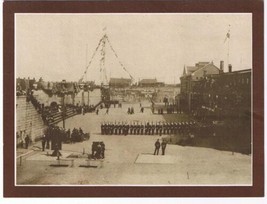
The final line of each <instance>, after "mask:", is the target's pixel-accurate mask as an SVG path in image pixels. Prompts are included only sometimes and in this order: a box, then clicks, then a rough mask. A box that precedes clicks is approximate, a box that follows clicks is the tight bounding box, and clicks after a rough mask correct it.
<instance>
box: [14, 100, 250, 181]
mask: <svg viewBox="0 0 267 204" xmlns="http://www.w3.org/2000/svg"><path fill="white" fill-rule="evenodd" d="M132 106H133V107H134V109H135V114H133V115H128V114H127V108H128V107H132ZM139 106H140V104H134V105H133V104H123V107H122V108H110V111H109V114H105V109H103V110H100V112H99V115H96V114H95V113H88V114H85V115H78V116H75V117H73V118H70V119H68V120H67V121H66V128H67V129H68V128H70V129H71V130H72V129H73V128H74V127H76V128H79V127H81V128H82V129H83V130H84V132H90V135H91V137H90V139H89V140H88V141H84V142H80V143H75V144H63V148H62V151H61V152H62V155H63V156H62V157H61V160H60V162H61V164H67V165H68V166H67V167H52V166H50V165H51V164H58V161H57V160H56V158H54V157H48V156H46V154H47V152H46V151H45V152H42V151H40V150H38V148H34V150H33V151H31V153H29V154H27V155H25V156H24V157H22V160H21V165H20V160H19V159H17V169H16V170H17V172H16V173H17V178H16V181H17V184H19V185H20V184H22V185H251V179H252V171H251V158H252V157H251V155H243V154H239V153H232V152H227V151H219V150H214V149H209V148H201V147H182V146H178V145H171V144H168V145H167V148H166V155H165V156H162V155H155V156H154V155H153V153H154V143H155V141H156V140H157V139H160V140H162V139H163V138H165V137H168V135H163V136H155V135H154V136H152V135H142V136H139V135H127V136H123V135H101V134H100V124H101V122H104V121H105V122H115V121H117V122H120V121H128V122H131V121H132V122H133V121H142V122H145V121H149V122H152V121H153V122H158V121H164V118H163V116H162V115H157V114H155V115H154V114H152V113H151V110H150V108H149V106H150V104H149V103H148V102H143V103H142V106H144V107H145V112H144V113H141V112H140V108H139ZM169 117H176V118H177V117H183V118H186V116H183V115H178V116H177V115H175V116H169ZM59 125H62V123H61V124H59ZM93 141H103V142H104V143H105V146H106V151H105V159H104V160H102V161H90V165H91V167H90V168H86V167H80V166H81V165H82V166H86V165H88V164H89V163H88V161H87V154H90V153H91V145H92V142H93ZM35 146H41V145H40V144H38V143H37V144H36V145H35ZM18 151H19V150H18ZM48 153H50V151H49V152H48ZM160 153H161V152H160ZM71 154H72V155H76V156H79V157H78V158H74V159H73V166H71V161H69V160H70V158H67V157H68V156H69V155H71ZM137 160H138V162H136V161H137ZM94 167H96V168H94Z"/></svg>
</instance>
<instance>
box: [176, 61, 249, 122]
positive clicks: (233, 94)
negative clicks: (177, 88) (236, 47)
mask: <svg viewBox="0 0 267 204" xmlns="http://www.w3.org/2000/svg"><path fill="white" fill-rule="evenodd" d="M197 64H199V63H197ZM197 64H196V65H197ZM203 64H204V63H201V66H200V67H198V68H194V69H195V70H194V69H193V68H191V67H189V69H187V73H185V70H184V74H183V76H182V77H181V78H180V79H181V93H180V94H179V96H178V97H177V103H178V104H179V109H180V110H181V111H183V112H188V113H192V114H194V115H195V116H196V117H199V118H201V119H205V118H209V119H212V120H224V119H226V118H228V119H229V118H232V119H239V120H240V119H242V120H243V119H244V120H246V119H248V118H250V117H251V69H246V70H240V71H232V66H231V65H229V70H228V72H224V70H223V62H221V63H220V69H218V68H217V67H215V66H214V65H213V64H211V63H210V64H206V65H203ZM196 67H197V66H196ZM191 70H192V71H191ZM198 71H199V72H200V73H202V74H199V73H197V72H198Z"/></svg>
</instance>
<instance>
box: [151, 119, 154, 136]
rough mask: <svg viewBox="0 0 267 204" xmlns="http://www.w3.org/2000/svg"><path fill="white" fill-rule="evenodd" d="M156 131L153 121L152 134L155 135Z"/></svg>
mask: <svg viewBox="0 0 267 204" xmlns="http://www.w3.org/2000/svg"><path fill="white" fill-rule="evenodd" d="M154 132H155V125H154V123H153V122H152V124H151V135H154Z"/></svg>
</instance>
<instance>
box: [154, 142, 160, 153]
mask: <svg viewBox="0 0 267 204" xmlns="http://www.w3.org/2000/svg"><path fill="white" fill-rule="evenodd" d="M159 149H160V142H159V139H157V141H156V142H155V151H154V155H156V154H157V155H158V154H159Z"/></svg>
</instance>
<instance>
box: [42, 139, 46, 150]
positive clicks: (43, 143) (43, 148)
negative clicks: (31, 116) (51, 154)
mask: <svg viewBox="0 0 267 204" xmlns="http://www.w3.org/2000/svg"><path fill="white" fill-rule="evenodd" d="M45 143H46V136H45V135H43V136H42V151H45Z"/></svg>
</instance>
